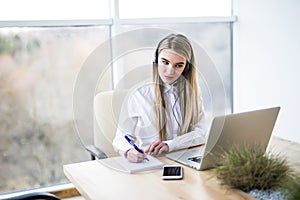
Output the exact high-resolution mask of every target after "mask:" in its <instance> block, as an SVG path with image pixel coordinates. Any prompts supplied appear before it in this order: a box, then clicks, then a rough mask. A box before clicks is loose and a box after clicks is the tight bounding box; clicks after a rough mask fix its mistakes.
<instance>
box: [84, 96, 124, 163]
mask: <svg viewBox="0 0 300 200" xmlns="http://www.w3.org/2000/svg"><path fill="white" fill-rule="evenodd" d="M127 93H128V91H127V90H110V91H103V92H100V93H98V94H97V95H96V96H95V97H94V108H93V110H94V145H88V146H86V149H87V151H89V152H90V154H91V159H92V160H95V159H96V158H97V159H104V158H107V157H113V156H118V155H119V154H118V153H117V152H115V150H114V148H113V146H112V141H113V139H114V137H115V134H116V131H117V125H118V119H119V114H120V111H121V108H122V104H123V102H124V100H125V99H126V95H127Z"/></svg>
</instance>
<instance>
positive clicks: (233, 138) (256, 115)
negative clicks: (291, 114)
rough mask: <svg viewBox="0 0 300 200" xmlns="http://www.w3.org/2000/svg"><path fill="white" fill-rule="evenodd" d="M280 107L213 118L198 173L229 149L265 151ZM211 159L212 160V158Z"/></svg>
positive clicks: (214, 162) (213, 163) (212, 164)
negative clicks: (233, 147) (243, 148)
mask: <svg viewBox="0 0 300 200" xmlns="http://www.w3.org/2000/svg"><path fill="white" fill-rule="evenodd" d="M279 110H280V107H273V108H267V109H261V110H255V111H250V112H244V113H237V114H229V115H225V116H219V117H215V118H214V119H213V121H212V124H211V129H210V131H209V136H208V138H207V141H206V145H205V150H204V155H203V156H204V157H203V158H202V163H201V166H200V169H201V170H202V169H207V168H211V167H213V166H214V165H215V164H216V161H215V159H214V158H215V155H218V154H222V152H223V151H224V150H225V151H226V150H229V149H230V148H231V147H232V146H233V145H246V146H248V147H257V146H260V148H261V150H263V151H265V150H266V148H267V146H268V143H269V140H270V137H271V135H272V131H273V128H274V125H275V122H276V119H277V116H278V113H279ZM213 155H214V156H213Z"/></svg>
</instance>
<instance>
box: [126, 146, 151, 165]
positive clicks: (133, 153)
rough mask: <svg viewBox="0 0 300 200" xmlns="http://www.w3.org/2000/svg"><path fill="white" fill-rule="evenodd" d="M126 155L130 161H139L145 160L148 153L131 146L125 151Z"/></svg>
mask: <svg viewBox="0 0 300 200" xmlns="http://www.w3.org/2000/svg"><path fill="white" fill-rule="evenodd" d="M125 157H126V158H127V160H128V161H129V162H133V163H138V162H142V161H143V160H145V158H146V154H144V153H140V152H138V151H137V150H135V149H134V148H131V149H129V150H128V151H127V152H126V153H125Z"/></svg>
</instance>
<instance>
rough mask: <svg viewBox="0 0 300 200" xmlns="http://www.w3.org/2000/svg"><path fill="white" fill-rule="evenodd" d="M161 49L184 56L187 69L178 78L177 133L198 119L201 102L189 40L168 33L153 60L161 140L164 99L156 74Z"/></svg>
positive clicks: (156, 110)
mask: <svg viewBox="0 0 300 200" xmlns="http://www.w3.org/2000/svg"><path fill="white" fill-rule="evenodd" d="M163 49H171V50H173V51H175V52H176V53H178V54H180V55H182V56H183V57H185V58H186V61H187V65H186V66H185V68H187V67H188V70H187V71H186V70H184V71H183V73H182V75H181V76H180V77H179V78H178V81H177V82H178V91H179V100H180V111H181V114H182V126H181V131H180V133H179V135H182V134H185V133H186V132H189V131H190V130H191V127H192V126H193V125H195V124H196V123H197V122H198V121H199V117H200V116H199V113H200V109H201V106H199V104H201V102H199V101H198V83H197V77H196V65H195V58H194V52H193V48H192V46H191V43H190V42H189V40H188V39H187V38H186V37H185V36H184V35H181V34H170V35H168V36H167V37H165V38H164V39H162V40H161V41H160V42H159V44H158V47H157V49H156V52H155V61H154V62H153V81H154V93H155V100H154V101H155V102H154V109H155V114H156V128H157V130H158V131H159V138H160V140H161V141H164V140H166V137H167V136H166V135H167V133H166V105H165V100H164V86H163V81H162V80H161V78H160V77H159V74H158V55H159V53H160V52H161V50H163Z"/></svg>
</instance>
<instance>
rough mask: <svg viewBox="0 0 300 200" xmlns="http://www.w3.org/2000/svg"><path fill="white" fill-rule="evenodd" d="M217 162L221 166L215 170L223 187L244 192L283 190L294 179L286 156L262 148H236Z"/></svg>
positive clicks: (227, 152)
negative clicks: (273, 153)
mask: <svg viewBox="0 0 300 200" xmlns="http://www.w3.org/2000/svg"><path fill="white" fill-rule="evenodd" d="M218 160H219V163H220V165H219V166H217V167H216V168H214V170H213V171H214V174H215V175H216V177H217V178H218V179H219V180H220V181H221V184H225V185H228V186H230V187H232V188H237V189H240V190H243V191H245V192H249V191H250V190H253V189H258V190H269V189H276V188H282V187H283V185H284V184H285V183H287V182H289V180H291V179H292V176H293V171H292V169H291V168H290V166H289V165H288V164H287V162H286V160H285V159H284V158H283V157H280V156H279V155H272V154H270V153H265V152H264V151H262V150H261V149H260V148H259V147H257V148H248V147H247V146H233V147H232V148H231V149H230V150H228V151H224V154H223V155H222V156H219V157H218ZM287 187H288V186H287Z"/></svg>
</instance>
